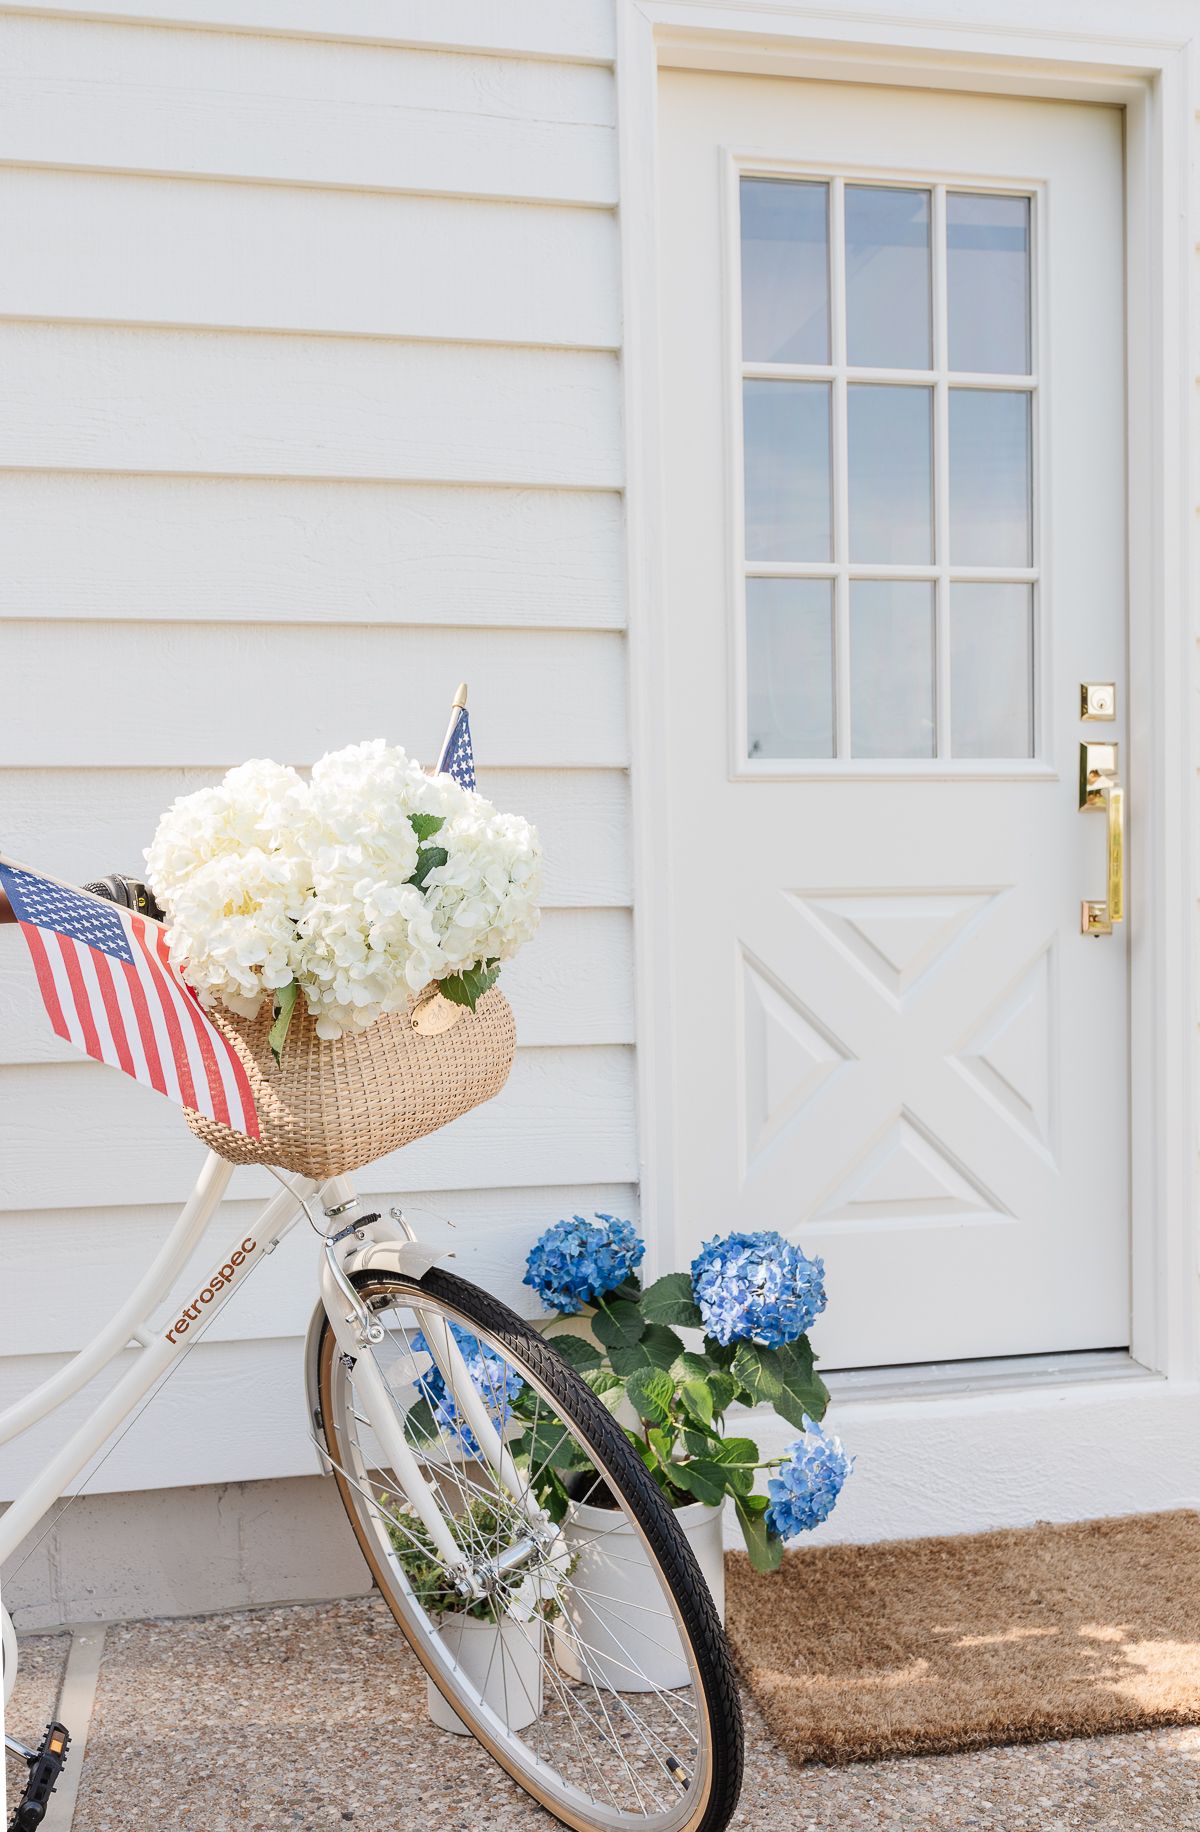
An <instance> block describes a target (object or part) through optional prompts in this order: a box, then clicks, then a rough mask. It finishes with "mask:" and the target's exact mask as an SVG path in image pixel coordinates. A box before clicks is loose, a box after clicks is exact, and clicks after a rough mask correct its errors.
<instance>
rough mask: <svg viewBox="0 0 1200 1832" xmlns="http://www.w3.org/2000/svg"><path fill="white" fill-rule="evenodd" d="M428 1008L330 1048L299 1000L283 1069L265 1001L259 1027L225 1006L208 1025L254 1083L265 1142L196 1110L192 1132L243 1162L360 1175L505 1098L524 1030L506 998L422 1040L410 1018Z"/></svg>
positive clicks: (490, 999)
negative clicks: (519, 1032) (470, 1112)
mask: <svg viewBox="0 0 1200 1832" xmlns="http://www.w3.org/2000/svg"><path fill="white" fill-rule="evenodd" d="M423 1002H424V1001H423V1000H422V1001H418V1005H417V1007H414V1008H410V1009H409V1010H408V1011H396V1012H390V1013H388V1014H387V1015H386V1016H385V1017H382V1018H379V1019H377V1020H376V1022H375V1023H374V1024H372V1025H371V1026H370V1028H369V1029H367V1030H363V1031H354V1032H352V1033H351V1034H350V1035H349V1036H345V1037H339V1038H337V1039H336V1041H334V1042H326V1041H323V1040H322V1039H321V1038H320V1037H318V1036H317V1028H316V1023H315V1020H314V1019H312V1018H311V1017H310V1016H309V1014H308V1012H307V1010H306V1009H305V1007H304V1002H303V1000H302V999H301V1000H298V1001H297V1003H296V1009H295V1011H294V1012H293V1014H292V1022H291V1025H290V1026H289V1029H288V1034H287V1041H286V1042H285V1044H284V1046H283V1060H282V1062H281V1063H280V1064H279V1065H278V1066H276V1063H275V1059H274V1057H273V1056H272V1054H271V1046H270V1044H269V1042H268V1041H267V1038H268V1033H269V1032H270V1029H271V1008H270V1004H269V1003H267V1004H265V1005H264V1006H263V1009H262V1010H261V1011H260V1013H259V1015H258V1017H256V1018H239V1017H237V1016H235V1015H234V1013H232V1012H229V1011H226V1010H225V1009H224V1007H223V1006H217V1007H216V1008H214V1010H212V1011H211V1012H210V1013H209V1016H210V1017H211V1018H212V1020H213V1022H214V1024H216V1025H217V1026H218V1028H219V1029H220V1030H221V1031H222V1032H223V1033H224V1035H225V1036H226V1037H227V1038H228V1040H229V1042H230V1043H231V1044H232V1046H233V1048H234V1049H235V1050H236V1051H237V1054H238V1056H239V1057H240V1058H241V1062H242V1065H243V1067H244V1068H245V1071H246V1074H247V1076H248V1077H249V1080H250V1088H251V1092H252V1093H253V1095H254V1102H255V1106H256V1107H257V1109H258V1123H259V1137H258V1138H256V1139H252V1138H248V1137H247V1136H246V1134H245V1133H242V1132H235V1131H233V1130H232V1129H231V1128H230V1127H228V1126H223V1125H222V1124H221V1123H220V1121H219V1120H211V1119H208V1118H207V1117H206V1116H205V1115H204V1114H202V1113H195V1112H192V1111H191V1110H190V1109H188V1110H185V1111H186V1113H187V1123H188V1125H189V1126H190V1127H191V1129H192V1131H193V1132H194V1133H195V1134H196V1137H197V1138H199V1139H203V1141H204V1143H205V1144H206V1145H208V1146H210V1147H211V1148H212V1150H213V1151H215V1152H217V1153H218V1154H219V1155H220V1156H221V1157H222V1158H229V1159H231V1160H232V1162H233V1163H235V1164H274V1165H276V1166H278V1167H279V1169H281V1170H290V1171H298V1172H299V1173H300V1174H301V1175H303V1176H306V1177H315V1178H318V1179H323V1178H325V1177H336V1176H340V1175H342V1174H344V1173H345V1172H347V1171H352V1170H357V1169H358V1168H359V1167H360V1165H363V1164H370V1163H372V1162H373V1160H374V1159H376V1158H382V1157H384V1156H385V1155H386V1154H387V1153H388V1152H390V1151H396V1150H398V1149H399V1147H400V1146H401V1145H409V1144H411V1143H412V1141H413V1140H414V1139H420V1138H424V1136H425V1134H426V1133H428V1132H436V1130H437V1128H438V1127H439V1126H447V1125H449V1123H450V1121H451V1120H454V1119H457V1118H458V1116H459V1114H460V1113H466V1112H467V1111H468V1110H469V1109H470V1108H471V1107H478V1106H479V1105H480V1104H481V1103H482V1102H483V1101H486V1100H491V1098H492V1096H493V1095H494V1094H499V1092H500V1090H501V1088H502V1087H503V1086H504V1084H505V1082H506V1081H507V1080H508V1071H509V1069H510V1068H511V1067H512V1059H513V1050H514V1048H515V1045H516V1026H515V1025H514V1023H513V1015H512V1011H511V1010H510V1008H509V1004H508V1000H507V999H506V998H505V997H504V995H503V993H500V992H495V991H493V992H489V993H486V994H485V995H484V997H483V998H482V999H480V1001H479V1004H478V1005H477V1006H476V1008H475V1010H474V1011H473V1012H471V1011H466V1010H464V1011H463V1012H462V1013H461V1016H460V1017H459V1019H458V1021H457V1022H456V1023H455V1024H453V1025H452V1026H451V1028H450V1029H448V1030H444V1031H442V1032H441V1033H440V1034H439V1035H436V1036H429V1035H422V1034H421V1033H420V1032H419V1031H417V1030H415V1029H414V1028H413V1017H414V1011H415V1010H416V1009H419V1006H420V1004H422V1003H423Z"/></svg>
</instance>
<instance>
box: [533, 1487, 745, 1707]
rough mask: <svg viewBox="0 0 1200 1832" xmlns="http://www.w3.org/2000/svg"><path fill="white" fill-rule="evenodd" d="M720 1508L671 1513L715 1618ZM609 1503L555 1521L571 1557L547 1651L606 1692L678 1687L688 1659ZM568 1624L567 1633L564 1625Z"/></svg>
mask: <svg viewBox="0 0 1200 1832" xmlns="http://www.w3.org/2000/svg"><path fill="white" fill-rule="evenodd" d="M723 1513H724V1509H723V1508H721V1507H715V1508H710V1507H706V1506H705V1505H704V1503H703V1502H699V1501H696V1502H693V1503H692V1505H691V1506H690V1507H686V1508H678V1509H677V1510H676V1513H675V1518H676V1520H677V1521H678V1522H679V1525H680V1526H681V1527H682V1528H683V1531H684V1535H685V1537H686V1539H687V1541H688V1543H689V1545H690V1546H691V1548H692V1551H693V1552H694V1553H695V1555H696V1562H697V1564H698V1565H699V1567H700V1571H701V1574H702V1576H703V1578H704V1581H705V1583H706V1584H707V1585H708V1588H709V1590H710V1591H711V1592H712V1598H713V1602H714V1603H715V1604H716V1606H717V1612H718V1614H719V1615H720V1617H721V1620H722V1621H724V1619H725V1559H724V1553H723V1549H722V1535H721V1518H722V1515H723ZM615 1518H617V1517H616V1516H614V1514H613V1511H612V1509H611V1508H592V1507H580V1506H575V1507H573V1508H572V1509H571V1512H570V1513H569V1514H568V1516H567V1518H566V1520H565V1521H564V1522H563V1531H564V1533H565V1534H566V1538H567V1543H568V1544H569V1546H570V1548H571V1551H572V1553H573V1554H575V1556H576V1557H577V1559H578V1563H577V1565H576V1567H575V1571H574V1576H573V1581H572V1585H571V1589H570V1591H569V1593H568V1604H569V1607H568V1611H567V1615H568V1618H569V1621H570V1625H571V1626H570V1628H568V1627H567V1626H566V1625H565V1624H564V1623H561V1622H559V1621H558V1620H557V1619H556V1621H555V1624H554V1658H555V1660H556V1661H557V1663H558V1665H559V1666H560V1667H561V1669H562V1671H563V1672H564V1673H566V1674H569V1675H570V1677H571V1678H572V1679H583V1678H585V1677H586V1678H588V1679H591V1680H593V1681H594V1682H595V1684H597V1685H600V1686H606V1687H610V1688H611V1689H612V1690H613V1691H614V1692H650V1691H653V1690H654V1689H656V1688H661V1689H662V1690H663V1691H670V1690H671V1689H672V1688H673V1687H676V1686H685V1685H687V1683H688V1680H689V1673H688V1665H687V1661H686V1659H685V1658H684V1653H683V1648H682V1645H681V1643H680V1640H679V1635H678V1632H677V1630H676V1628H675V1624H674V1621H673V1620H668V1619H667V1618H666V1617H665V1616H664V1615H663V1613H662V1612H663V1611H664V1609H665V1608H666V1603H665V1600H664V1598H663V1595H662V1592H661V1590H660V1589H659V1586H658V1582H657V1580H656V1579H655V1577H654V1576H653V1574H652V1572H651V1569H650V1562H649V1560H648V1559H647V1557H646V1553H645V1549H644V1548H643V1546H642V1542H641V1540H640V1538H639V1537H638V1534H637V1531H636V1529H635V1528H634V1527H633V1526H632V1525H631V1523H630V1522H629V1521H628V1520H625V1519H621V1520H620V1522H619V1524H618V1525H617V1526H615V1527H614V1525H613V1522H614V1519H615ZM572 1631H574V1632H572Z"/></svg>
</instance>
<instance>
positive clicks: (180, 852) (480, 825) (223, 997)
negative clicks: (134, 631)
mask: <svg viewBox="0 0 1200 1832" xmlns="http://www.w3.org/2000/svg"><path fill="white" fill-rule="evenodd" d="M540 865H541V852H540V848H539V845H538V837H537V832H536V830H535V829H534V828H533V827H531V826H530V824H529V822H528V821H526V820H522V818H521V816H520V815H517V814H501V813H499V812H498V811H497V810H496V809H495V808H494V807H493V806H492V804H491V802H489V801H486V800H485V799H484V797H483V796H482V795H480V794H478V793H477V792H476V791H474V790H471V789H463V788H460V787H459V785H458V783H456V782H455V781H454V780H453V778H452V777H450V776H445V775H443V776H429V775H427V774H426V772H425V771H424V770H423V769H422V768H421V766H420V765H419V764H418V763H416V762H415V761H414V760H413V759H412V758H410V757H408V756H406V754H405V752H404V751H402V750H401V749H400V748H399V747H398V746H389V745H387V744H385V743H384V741H383V740H382V739H381V738H376V739H373V740H371V741H370V742H368V743H365V744H351V745H347V746H346V748H345V749H344V750H340V751H331V752H329V753H328V755H326V756H324V757H322V758H321V759H320V761H319V762H318V763H316V764H314V765H313V769H312V774H311V778H310V780H309V781H307V782H306V781H305V780H304V778H303V777H302V776H301V775H300V774H299V773H298V772H297V771H296V770H294V769H290V768H288V767H287V766H286V765H283V764H278V763H272V762H270V761H269V760H268V759H263V758H256V759H255V760H253V761H252V762H250V763H243V764H241V765H239V767H238V768H237V769H234V770H230V771H229V773H228V774H227V775H226V777H225V778H224V780H223V781H222V782H220V783H219V784H217V786H216V787H215V788H211V789H199V790H197V791H196V792H195V793H194V794H192V795H184V796H180V798H179V799H178V800H177V801H175V802H173V803H172V805H171V807H170V808H168V809H167V812H166V813H165V814H164V815H163V817H162V819H161V820H160V822H159V824H158V831H157V832H156V834H155V836H154V840H153V843H152V844H151V845H150V847H149V848H148V849H147V852H146V869H147V874H148V879H149V883H150V887H151V889H152V890H153V892H154V895H155V897H156V898H157V899H158V901H159V903H160V904H161V905H162V907H163V909H164V911H165V912H166V918H167V941H168V945H169V947H170V950H171V957H172V959H173V960H175V961H177V962H178V963H179V964H180V967H181V970H182V971H183V973H184V974H185V976H186V978H187V980H188V982H189V984H190V985H192V986H194V987H195V988H196V991H197V992H198V993H199V995H200V999H201V1002H202V1003H203V1004H204V1005H205V1006H209V1007H211V1005H212V1003H213V1002H214V1001H215V1000H219V1001H220V1002H221V1004H222V1005H224V1006H226V1007H227V1008H228V1009H229V1010H230V1011H233V1012H237V1013H239V1014H240V1015H241V1016H243V1017H254V1016H256V1015H257V1013H258V1012H259V1010H260V1008H261V1006H262V1004H263V1001H264V1000H265V999H268V998H269V999H270V1000H271V1001H272V1004H273V1009H274V1015H275V1019H276V1024H275V1026H274V1029H273V1033H272V1044H273V1048H274V1050H275V1054H276V1057H277V1058H278V1056H279V1054H280V1052H281V1050H282V1048H283V1043H284V1039H285V1037H286V1034H287V1028H288V1024H289V1022H290V1019H291V1016H292V1012H293V1010H294V1008H295V1004H296V1000H297V998H298V997H299V996H303V999H304V1002H305V1004H306V1006H307V1008H308V1011H309V1013H310V1014H311V1016H312V1017H313V1018H314V1019H315V1021H316V1033H317V1036H318V1037H321V1038H326V1039H333V1038H336V1037H341V1036H344V1035H345V1034H346V1033H347V1032H348V1031H353V1030H365V1029H366V1028H367V1026H368V1025H371V1024H373V1023H374V1022H375V1020H376V1019H377V1018H379V1017H381V1016H382V1015H383V1014H384V1013H385V1012H392V1011H397V1010H400V1009H402V1008H405V1007H407V1006H408V1005H409V1004H410V1003H411V1002H412V999H413V997H414V995H415V994H419V993H421V992H423V991H424V990H425V989H426V987H429V986H431V985H433V984H434V983H436V985H437V988H438V991H439V992H440V993H441V994H442V995H443V997H445V998H447V999H450V1000H451V1001H453V1002H454V1003H456V1004H460V1005H465V1006H467V1007H469V1008H470V1009H471V1010H472V1011H473V1010H474V1009H475V1006H476V1004H477V1002H478V1000H479V999H480V997H481V996H482V995H483V993H485V992H486V991H487V990H488V989H489V988H490V987H491V986H492V985H493V984H494V983H495V980H496V977H497V975H498V973H499V971H500V963H501V962H502V961H506V960H509V959H510V958H511V957H512V956H513V955H514V954H515V953H516V952H517V950H518V948H520V947H521V945H522V943H524V942H526V941H528V940H529V938H530V936H531V935H532V934H533V933H534V930H535V929H536V928H537V924H538V895H539V891H540Z"/></svg>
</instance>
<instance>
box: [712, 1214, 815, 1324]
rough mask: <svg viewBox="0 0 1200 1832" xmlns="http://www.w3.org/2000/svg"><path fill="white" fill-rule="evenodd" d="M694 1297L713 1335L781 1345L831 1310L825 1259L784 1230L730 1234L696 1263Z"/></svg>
mask: <svg viewBox="0 0 1200 1832" xmlns="http://www.w3.org/2000/svg"><path fill="white" fill-rule="evenodd" d="M692 1295H693V1297H694V1298H695V1300H696V1303H697V1304H698V1305H699V1306H700V1315H701V1316H702V1317H703V1319H704V1328H705V1332H706V1334H707V1335H709V1336H712V1337H714V1338H715V1340H716V1341H717V1342H720V1343H722V1344H724V1345H728V1344H729V1343H731V1342H759V1343H761V1344H762V1345H763V1347H764V1348H768V1349H777V1348H779V1347H780V1346H781V1345H782V1344H783V1343H785V1342H795V1340H796V1338H797V1336H803V1335H804V1333H805V1331H806V1330H809V1329H811V1328H812V1326H813V1323H814V1321H815V1320H816V1318H817V1317H819V1316H820V1314H821V1312H822V1311H823V1310H824V1308H825V1263H824V1261H823V1260H819V1259H807V1258H806V1257H805V1255H804V1254H803V1253H801V1251H800V1249H799V1247H793V1246H792V1244H791V1242H790V1241H786V1240H784V1238H783V1236H782V1234H776V1233H773V1232H770V1233H762V1234H726V1235H725V1237H724V1238H723V1239H722V1238H721V1237H720V1236H718V1237H717V1238H715V1239H713V1240H708V1241H705V1243H704V1245H703V1246H702V1247H701V1249H700V1251H699V1253H698V1254H697V1255H696V1258H695V1259H694V1260H693V1261H692Z"/></svg>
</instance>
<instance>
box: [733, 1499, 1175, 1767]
mask: <svg viewBox="0 0 1200 1832" xmlns="http://www.w3.org/2000/svg"><path fill="white" fill-rule="evenodd" d="M726 1566H727V1587H728V1601H727V1607H728V1621H729V1637H730V1640H731V1642H732V1644H733V1650H734V1655H735V1658H736V1660H737V1663H738V1666H739V1669H740V1671H741V1674H742V1677H743V1679H744V1681H745V1682H746V1684H747V1685H748V1687H749V1689H750V1691H751V1693H752V1694H753V1696H754V1698H755V1699H756V1700H757V1702H758V1705H759V1707H760V1709H761V1710H762V1712H763V1715H764V1717H765V1718H766V1721H767V1724H768V1726H769V1727H770V1729H771V1731H772V1732H773V1734H774V1735H775V1737H776V1738H777V1739H778V1741H779V1742H780V1743H781V1744H782V1745H783V1747H784V1748H785V1749H786V1750H787V1752H788V1754H789V1755H791V1756H792V1757H793V1758H794V1759H795V1760H797V1761H801V1762H803V1761H816V1762H857V1761H861V1760H863V1759H865V1758H869V1757H875V1756H902V1755H918V1754H938V1753H942V1752H945V1751H948V1750H959V1749H979V1748H982V1747H983V1746H984V1745H986V1744H989V1743H1025V1742H1035V1741H1038V1740H1040V1739H1042V1738H1045V1737H1082V1736H1094V1735H1097V1734H1099V1733H1100V1732H1104V1731H1114V1730H1144V1729H1148V1728H1150V1727H1152V1726H1154V1725H1167V1724H1196V1723H1200V1515H1198V1514H1195V1513H1192V1512H1178V1513H1170V1514H1143V1515H1135V1516H1133V1517H1131V1518H1128V1519H1121V1520H1093V1521H1085V1522H1083V1523H1081V1524H1079V1525H1071V1526H1037V1527H1028V1528H1023V1529H1021V1530H1019V1531H1015V1532H1002V1533H976V1534H970V1535H966V1536H964V1537H962V1538H954V1539H923V1540H892V1541H889V1542H887V1543H885V1544H882V1545H873V1546H822V1547H814V1548H813V1549H811V1550H805V1551H797V1552H793V1553H789V1554H788V1555H787V1556H786V1557H785V1559H784V1563H783V1568H782V1570H781V1571H778V1572H774V1573H772V1574H770V1575H760V1574H759V1573H756V1572H754V1571H752V1570H751V1568H750V1565H749V1562H748V1561H747V1559H746V1556H745V1554H744V1553H731V1554H730V1555H729V1556H728V1558H727V1560H726Z"/></svg>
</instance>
